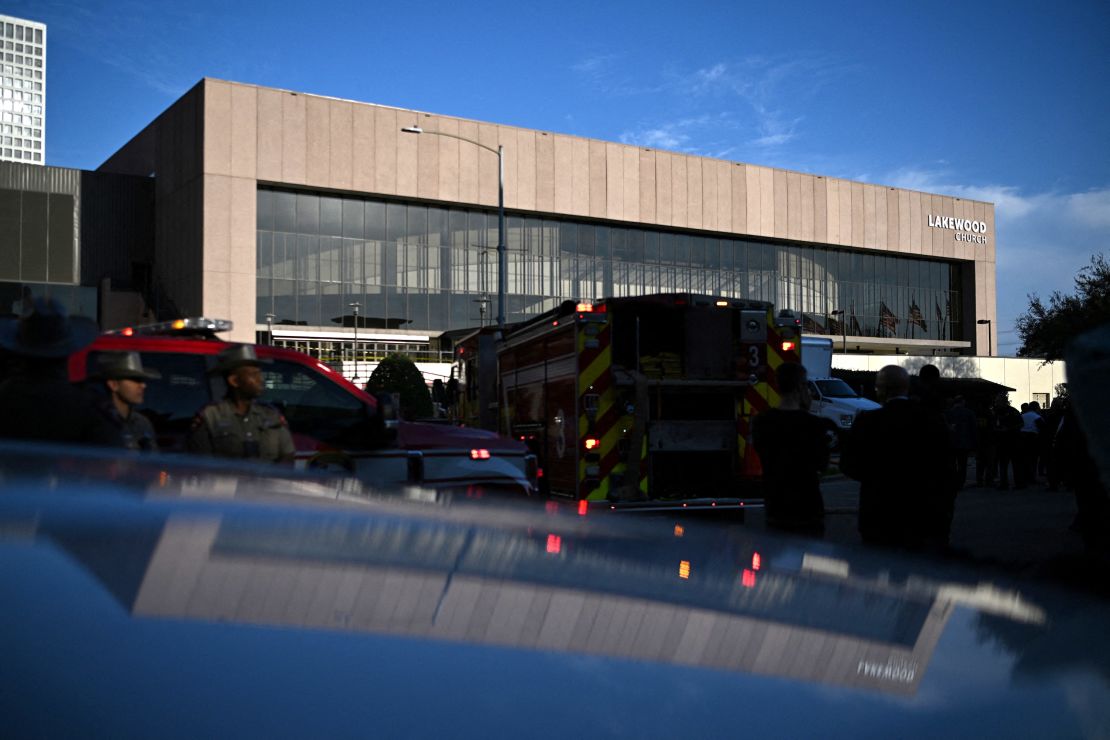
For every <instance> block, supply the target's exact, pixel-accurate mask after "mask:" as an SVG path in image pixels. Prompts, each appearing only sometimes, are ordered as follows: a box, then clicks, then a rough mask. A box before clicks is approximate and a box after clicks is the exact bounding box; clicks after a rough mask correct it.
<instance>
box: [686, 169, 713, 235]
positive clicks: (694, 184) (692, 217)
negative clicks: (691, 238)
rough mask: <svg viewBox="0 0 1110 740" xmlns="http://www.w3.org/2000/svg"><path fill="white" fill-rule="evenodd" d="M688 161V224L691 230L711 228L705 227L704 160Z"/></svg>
mask: <svg viewBox="0 0 1110 740" xmlns="http://www.w3.org/2000/svg"><path fill="white" fill-rule="evenodd" d="M683 159H684V160H686V223H687V225H688V226H689V227H690V228H691V229H705V228H709V227H707V226H706V225H705V179H704V177H705V175H704V170H703V169H702V160H701V159H699V158H697V157H683Z"/></svg>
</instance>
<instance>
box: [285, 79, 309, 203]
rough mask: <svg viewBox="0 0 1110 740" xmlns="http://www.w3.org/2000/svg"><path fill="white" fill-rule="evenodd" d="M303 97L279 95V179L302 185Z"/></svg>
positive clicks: (303, 175)
mask: <svg viewBox="0 0 1110 740" xmlns="http://www.w3.org/2000/svg"><path fill="white" fill-rule="evenodd" d="M305 118H306V113H305V96H303V95H297V94H296V93H282V94H281V179H282V181H283V182H288V183H292V184H295V185H304V184H305V177H306V170H305V157H306V156H307V154H306V152H305Z"/></svg>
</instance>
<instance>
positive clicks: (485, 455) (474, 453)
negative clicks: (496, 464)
mask: <svg viewBox="0 0 1110 740" xmlns="http://www.w3.org/2000/svg"><path fill="white" fill-rule="evenodd" d="M489 458H490V454H489V450H486V449H481V450H471V451H470V459H471V460H489Z"/></svg>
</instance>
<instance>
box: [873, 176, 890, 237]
mask: <svg viewBox="0 0 1110 740" xmlns="http://www.w3.org/2000/svg"><path fill="white" fill-rule="evenodd" d="M871 189H872V190H874V191H875V243H876V244H877V245H878V248H879V249H890V242H888V241H887V233H886V228H887V213H886V188H884V187H880V186H877V185H876V186H872V188H871Z"/></svg>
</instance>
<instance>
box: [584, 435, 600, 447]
mask: <svg viewBox="0 0 1110 740" xmlns="http://www.w3.org/2000/svg"><path fill="white" fill-rule="evenodd" d="M582 446H583V447H585V448H586V449H587V450H596V449H597V448H598V447H600V446H601V440H600V439H598V438H597V437H586V439H584V440H582Z"/></svg>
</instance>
